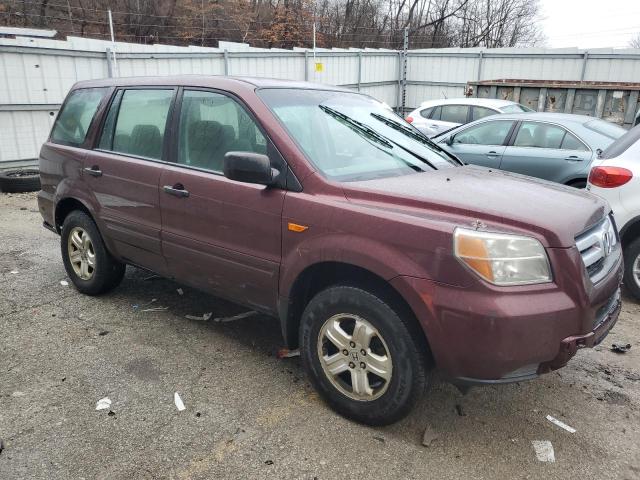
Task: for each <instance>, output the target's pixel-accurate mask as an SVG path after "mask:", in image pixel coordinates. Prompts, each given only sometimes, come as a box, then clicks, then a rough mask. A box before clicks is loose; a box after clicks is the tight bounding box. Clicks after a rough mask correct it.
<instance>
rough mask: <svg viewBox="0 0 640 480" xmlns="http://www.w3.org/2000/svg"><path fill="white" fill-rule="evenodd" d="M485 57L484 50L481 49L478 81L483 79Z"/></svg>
mask: <svg viewBox="0 0 640 480" xmlns="http://www.w3.org/2000/svg"><path fill="white" fill-rule="evenodd" d="M483 58H484V52H483V51H482V50H480V53H478V79H477V80H478V81H480V80H481V79H482V59H483Z"/></svg>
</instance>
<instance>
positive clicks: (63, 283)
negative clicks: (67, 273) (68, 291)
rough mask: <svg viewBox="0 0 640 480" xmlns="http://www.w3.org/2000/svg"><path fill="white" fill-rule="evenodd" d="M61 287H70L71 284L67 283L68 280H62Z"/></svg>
mask: <svg viewBox="0 0 640 480" xmlns="http://www.w3.org/2000/svg"><path fill="white" fill-rule="evenodd" d="M60 285H62V286H63V287H68V286H69V282H67V281H66V280H60Z"/></svg>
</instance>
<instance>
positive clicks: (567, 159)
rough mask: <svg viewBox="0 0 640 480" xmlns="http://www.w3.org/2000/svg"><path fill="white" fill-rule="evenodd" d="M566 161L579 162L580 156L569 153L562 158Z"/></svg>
mask: <svg viewBox="0 0 640 480" xmlns="http://www.w3.org/2000/svg"><path fill="white" fill-rule="evenodd" d="M564 159H565V160H566V161H567V162H581V161H582V159H581V158H580V157H578V156H577V155H569V156H568V157H565V158H564Z"/></svg>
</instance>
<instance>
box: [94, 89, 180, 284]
mask: <svg viewBox="0 0 640 480" xmlns="http://www.w3.org/2000/svg"><path fill="white" fill-rule="evenodd" d="M175 93H176V89H175V88H172V87H163V88H156V87H144V88H123V89H119V90H117V91H116V93H115V95H114V96H113V98H112V101H111V104H110V106H109V111H108V114H107V115H106V118H105V121H104V125H103V127H102V132H101V134H100V137H99V140H98V144H97V145H96V148H95V149H93V150H92V151H90V152H88V154H87V158H86V160H85V166H86V168H85V169H84V172H83V175H84V177H85V178H86V181H87V183H88V185H89V189H90V191H91V192H92V194H93V195H94V197H95V203H96V204H97V205H98V211H97V214H98V216H99V217H100V219H101V220H102V222H103V225H104V226H105V228H106V231H105V232H103V233H104V234H105V235H106V237H107V238H108V241H110V242H111V244H112V245H113V247H114V248H115V249H116V251H117V252H116V253H117V254H119V255H120V256H122V257H123V258H125V259H126V260H127V261H129V262H131V263H133V264H136V265H140V266H142V267H145V268H149V269H151V270H153V271H155V272H158V273H159V274H163V275H164V274H165V273H166V264H165V261H164V258H163V256H162V251H161V244H160V226H161V223H160V222H161V217H160V204H159V193H158V188H159V182H160V174H161V173H162V159H163V158H164V156H165V155H166V152H165V148H164V144H165V130H166V126H167V118H168V116H169V112H170V109H171V105H172V103H173V99H174V96H175Z"/></svg>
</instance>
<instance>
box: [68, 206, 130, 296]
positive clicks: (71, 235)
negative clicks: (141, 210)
mask: <svg viewBox="0 0 640 480" xmlns="http://www.w3.org/2000/svg"><path fill="white" fill-rule="evenodd" d="M60 240H61V242H60V243H61V245H60V246H61V250H62V260H63V262H64V268H65V269H66V271H67V275H68V276H69V278H70V279H71V281H72V282H73V284H74V285H75V287H76V288H77V289H78V290H79V291H80V292H82V293H86V294H88V295H98V294H100V293H105V292H108V291H109V290H112V289H114V288H115V287H117V286H118V285H119V284H120V282H121V281H122V277H123V276H124V272H125V268H126V266H125V264H123V263H120V262H118V261H117V260H116V259H115V258H113V256H111V254H110V253H109V252H108V251H107V248H106V247H105V245H104V242H103V241H102V237H101V236H100V232H99V231H98V227H97V226H96V224H95V223H94V221H93V219H92V218H91V217H90V216H89V215H87V214H86V213H84V212H82V211H80V210H75V211H73V212H71V213H70V214H69V215H67V217H66V218H65V219H64V223H63V224H62V233H61V235H60Z"/></svg>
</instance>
